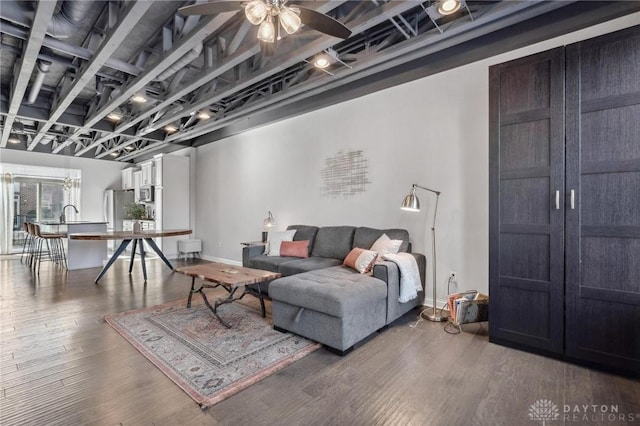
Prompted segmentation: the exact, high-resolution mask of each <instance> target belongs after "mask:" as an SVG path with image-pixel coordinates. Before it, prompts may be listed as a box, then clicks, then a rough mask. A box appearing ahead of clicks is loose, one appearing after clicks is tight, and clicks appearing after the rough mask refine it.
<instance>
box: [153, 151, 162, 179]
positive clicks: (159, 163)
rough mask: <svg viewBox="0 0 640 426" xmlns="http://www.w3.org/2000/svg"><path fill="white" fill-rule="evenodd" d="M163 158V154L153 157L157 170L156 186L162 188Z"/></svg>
mask: <svg viewBox="0 0 640 426" xmlns="http://www.w3.org/2000/svg"><path fill="white" fill-rule="evenodd" d="M162 157H163V154H158V155H155V156H154V157H153V167H154V170H155V183H156V186H159V187H162V172H163V170H162Z"/></svg>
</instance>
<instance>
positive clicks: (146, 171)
mask: <svg viewBox="0 0 640 426" xmlns="http://www.w3.org/2000/svg"><path fill="white" fill-rule="evenodd" d="M153 162H154V160H149V161H145V162H143V163H140V169H141V172H142V175H141V179H140V186H151V185H155V175H154V172H153Z"/></svg>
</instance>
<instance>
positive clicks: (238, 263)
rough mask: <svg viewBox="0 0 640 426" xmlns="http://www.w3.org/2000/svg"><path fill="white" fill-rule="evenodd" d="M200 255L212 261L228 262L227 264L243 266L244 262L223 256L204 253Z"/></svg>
mask: <svg viewBox="0 0 640 426" xmlns="http://www.w3.org/2000/svg"><path fill="white" fill-rule="evenodd" d="M200 257H201V258H202V259H204V260H208V261H210V262H220V263H226V264H227V265H233V266H242V262H240V261H238V260H231V259H225V258H223V257H215V256H207V255H206V254H203V255H202V256H200Z"/></svg>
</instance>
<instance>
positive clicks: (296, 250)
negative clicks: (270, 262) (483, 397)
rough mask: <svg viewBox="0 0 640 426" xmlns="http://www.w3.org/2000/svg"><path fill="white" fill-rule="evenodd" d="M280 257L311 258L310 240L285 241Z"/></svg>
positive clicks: (282, 244) (281, 245) (281, 246)
mask: <svg viewBox="0 0 640 426" xmlns="http://www.w3.org/2000/svg"><path fill="white" fill-rule="evenodd" d="M280 256H290V257H309V240H304V241H283V242H282V243H280Z"/></svg>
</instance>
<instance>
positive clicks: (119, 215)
mask: <svg viewBox="0 0 640 426" xmlns="http://www.w3.org/2000/svg"><path fill="white" fill-rule="evenodd" d="M131 203H133V191H122V190H119V189H107V190H106V191H105V192H104V199H103V206H104V207H103V212H104V220H105V222H107V231H122V221H123V220H124V219H126V218H127V215H126V213H125V206H126V205H127V204H131ZM108 241H109V243H108V246H107V247H108V249H109V251H111V252H113V251H114V250H115V249H116V248H117V247H118V246H119V245H120V243H121V241H119V240H108Z"/></svg>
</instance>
